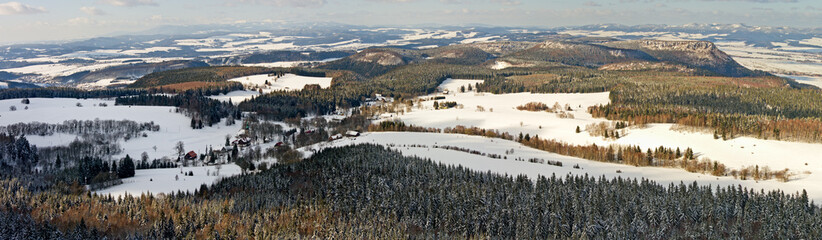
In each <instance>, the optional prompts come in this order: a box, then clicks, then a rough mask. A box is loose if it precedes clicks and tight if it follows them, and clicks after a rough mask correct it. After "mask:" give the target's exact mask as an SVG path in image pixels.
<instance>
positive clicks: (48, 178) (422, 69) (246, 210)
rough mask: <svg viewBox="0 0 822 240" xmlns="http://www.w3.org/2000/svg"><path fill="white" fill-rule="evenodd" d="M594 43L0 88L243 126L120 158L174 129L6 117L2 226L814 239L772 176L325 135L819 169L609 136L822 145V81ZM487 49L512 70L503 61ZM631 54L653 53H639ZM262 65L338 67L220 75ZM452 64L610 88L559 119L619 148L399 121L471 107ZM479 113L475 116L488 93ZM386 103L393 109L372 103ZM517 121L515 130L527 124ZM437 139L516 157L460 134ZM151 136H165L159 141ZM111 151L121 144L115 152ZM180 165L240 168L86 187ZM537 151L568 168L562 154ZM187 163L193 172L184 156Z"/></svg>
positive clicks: (51, 230) (514, 85) (496, 80)
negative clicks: (558, 171) (608, 167)
mask: <svg viewBox="0 0 822 240" xmlns="http://www.w3.org/2000/svg"><path fill="white" fill-rule="evenodd" d="M169 41H170V40H169ZM306 41H307V40H306ZM597 41H606V40H603V39H599V40H596V39H593V40H592V39H578V40H567V39H560V40H546V41H544V42H540V43H536V42H534V43H504V44H503V43H500V44H503V45H505V44H508V45H510V46H503V47H500V48H499V49H496V50H495V49H494V46H493V45H490V44H489V45H485V43H478V44H455V45H451V46H444V47H435V48H431V49H416V48H413V49H411V48H389V47H375V48H370V49H365V50H363V51H360V52H354V51H336V52H324V53H323V52H317V53H314V54H316V56H310V55H311V54H309V55H305V54H303V53H301V52H297V51H294V52H288V51H276V52H270V53H267V54H251V55H244V56H242V58H244V59H248V60H249V61H250V62H255V63H256V62H260V63H264V62H266V61H267V59H268V60H270V59H281V58H285V57H298V56H299V57H300V59H303V58H304V59H303V60H325V59H326V57H329V58H330V57H343V58H341V59H337V60H329V61H323V62H313V63H311V62H306V63H300V64H297V65H295V67H290V68H268V67H258V66H255V67H247V66H212V67H196V68H184V69H177V70H170V71H163V72H155V73H150V74H148V75H145V76H143V77H141V78H140V79H138V80H135V81H134V82H133V83H132V84H131V85H129V86H128V87H127V88H123V89H105V90H90V91H85V90H79V89H74V88H56V87H51V88H34V89H2V90H0V100H3V99H17V98H20V99H23V100H22V102H20V103H22V104H25V105H26V106H25V107H23V110H17V108H16V106H11V107H10V109H9V111H13V112H15V113H20V112H22V111H27V110H28V109H29V108H28V106H34V105H29V104H30V100H29V99H28V98H83V99H85V98H97V99H102V98H105V99H113V100H114V103H115V104H116V105H120V106H167V107H172V108H169V109H163V110H164V112H165V110H168V111H167V112H168V113H170V114H183V115H185V116H186V117H187V119H185V121H189V120H190V127H191V129H187V128H186V129H185V130H197V131H209V130H214V129H213V128H208V127H212V126H213V127H214V128H219V127H221V125H217V124H223V123H224V124H225V126H226V127H228V126H234V127H237V128H235V129H228V130H230V131H226V132H230V134H228V135H226V136H225V145H222V140H223V136H219V139H217V140H219V141H218V142H220V145H217V146H216V147H215V146H207V147H205V149H206V153H201V152H194V151H191V152H188V151H190V150H189V149H187V148H185V146H184V144H183V141H182V140H180V141H178V142H177V143H178V144H177V145H176V146H173V147H174V149H175V152H176V153H177V155H176V156H175V155H173V154H172V155H168V154H166V156H162V157H161V158H156V159H149V157H148V153H146V152H143V154H142V156H139V157H138V156H133V155H134V153H132V156H129V155H126V154H123V153H124V150H125V149H123V148H124V147H123V145H125V143H124V142H121V140H123V141H129V140H130V139H138V140H139V138H145V137H147V136H148V134H152V135H154V134H155V133H158V132H159V133H163V131H164V130H166V129H164V128H163V126H160V125H158V124H155V123H154V122H153V121H146V122H136V121H132V120H128V119H126V120H93V121H92V120H86V121H80V120H73V121H64V122H61V123H41V122H34V121H32V122H28V123H26V122H21V123H15V124H8V125H4V126H0V239H301V238H309V239H403V238H412V239H822V209H821V208H820V206H819V205H817V204H816V203H813V202H812V201H810V200H809V197H808V194H807V193H806V192H804V191H803V192H781V191H772V192H764V191H762V190H759V191H756V190H751V189H745V188H742V187H739V186H731V187H717V186H715V185H701V184H697V183H696V182H681V183H678V184H666V185H661V184H659V183H656V182H653V181H650V180H646V179H641V178H640V179H634V178H631V179H626V178H606V177H604V176H588V175H567V176H565V175H563V176H559V175H551V176H539V177H534V176H531V178H529V177H526V176H509V175H501V174H498V173H492V172H491V171H488V172H478V171H473V170H470V169H467V168H464V167H462V166H452V165H444V164H439V163H437V162H435V161H434V160H431V159H423V158H419V157H411V156H404V155H403V154H402V153H401V152H398V151H394V150H390V149H389V148H387V147H385V146H381V145H372V144H358V145H351V146H345V147H339V145H338V146H337V147H328V148H326V147H327V146H329V145H330V143H329V142H333V141H335V140H340V141H338V143H339V142H344V141H347V140H348V139H355V140H356V138H357V137H360V136H361V135H360V134H361V132H363V134H368V133H364V132H381V131H391V132H426V133H440V134H463V135H470V136H481V137H486V138H489V139H493V140H499V139H502V140H507V141H513V142H514V144H519V145H521V146H522V147H528V148H533V149H537V150H541V151H545V152H551V153H556V154H560V155H564V156H568V157H575V158H580V159H585V160H591V161H595V162H597V164H622V165H624V166H625V167H629V166H631V167H647V168H646V169H650V168H652V167H659V168H662V167H664V168H673V170H682V171H683V172H684V171H687V172H691V173H700V174H702V175H701V176H700V177H702V176H704V177H706V178H717V180H719V178H721V177H725V179H728V180H729V181H730V177H731V176H732V177H733V178H734V180H737V179H738V180H743V181H744V180H749V181H752V182H753V181H770V180H775V182H773V183H770V182H768V183H766V184H782V182H789V181H791V180H795V179H797V178H802V177H806V176H807V175H810V174H811V173H810V172H804V173H803V172H793V169H787V168H780V169H775V170H771V169H770V168H767V167H766V166H764V165H763V167H762V169H760V166H759V165H754V164H752V165H747V166H742V168H741V169H731V168H730V167H726V166H725V165H724V164H723V163H722V161H721V160H716V161H715V160H711V159H709V158H698V156H696V155H697V154H700V153H695V150H694V149H692V148H691V147H690V146H686V147H683V148H682V149H679V148H676V149H674V147H665V146H659V147H658V148H657V147H656V146H654V147H653V148H646V149H643V148H640V147H639V146H638V145H627V144H626V145H619V144H617V143H616V142H615V141H612V140H616V139H619V138H620V134H622V133H624V131H618V130H623V129H626V128H630V127H637V128H639V127H642V126H644V125H647V124H652V123H674V124H677V126H678V127H680V128H681V129H686V130H696V131H702V132H713V135H714V140H717V142H719V139H722V140H732V139H734V138H738V137H743V136H744V137H752V138H758V139H756V140H759V139H767V140H780V141H799V142H806V143H819V142H822V90H820V89H818V88H815V87H811V86H809V85H803V84H800V83H798V82H797V81H794V80H791V79H787V78H782V77H778V76H773V75H770V74H768V73H765V72H761V71H752V70H748V69H746V68H744V67H742V66H741V65H739V64H738V63H736V62H733V61H730V62H721V61H720V62H710V61H708V62H705V61H701V60H699V58H698V57H693V56H691V55H688V54H682V53H681V52H677V51H679V50H677V51H668V50H659V49H655V50H650V49H649V48H648V46H644V45H642V44H646V43H639V42H622V43H619V44H617V43H612V44H610V45H609V44H595V43H592V42H597ZM651 44H663V45H664V44H666V43H653V42H652V43H651ZM672 44H673V43H672ZM676 44H685V45H687V46H689V47H707V48H708V49H709V50H711V51H710V52H709V53H710V54H715V55H719V56H720V59H725V58H724V57H722V56H726V55H724V53H722V52H721V51H719V50H718V49H716V48H715V47H714V46H713V44H709V43H706V42H696V43H691V42H686V43H681V42H679V43H676ZM727 59H730V57H728V58H727ZM498 60H499V61H505V63H507V64H509V65H511V66H509V67H505V68H501V69H497V68H495V67H496V64H498V63H499V62H497V61H498ZM212 61H216V62H232V61H234V59H233V57H223V58H215V59H212ZM631 64H637V65H647V66H656V67H658V68H657V69H654V68H650V69H631V68H630V66H633V65H631ZM626 66H629V67H627V68H628V69H625V68H626ZM257 74H268V77H269V80H270V79H271V77H272V76H277V77H279V76H282V75H285V74H295V75H298V76H304V77H307V76H311V77H324V78H331V82H330V85H329V86H327V87H325V88H323V87H320V85H319V84H309V85H305V86H302V87H301V88H299V89H289V88H286V87H283V88H277V89H279V90H274V91H271V92H265V93H264V91H263V89H262V88H261V87H259V86H256V87H255V86H244V85H243V84H241V83H239V82H234V81H228V80H229V79H233V78H238V77H244V76H249V75H257ZM448 79H470V80H482V81H483V82H482V83H476V82H479V81H475V82H472V83H471V85H468V87H467V89H466V86H461V87H460V88H459V92H460V93H463V94H464V93H468V94H473V95H474V97H477V96H484V94H486V93H487V94H505V93H524V92H531V93H602V92H609V94H600V95H598V96H602V98H603V99H604V100H609V101H608V103H607V104H601V105H600V104H599V103H597V104H596V105H594V106H590V107H587V108H583V107H582V105H579V108H578V109H581V110H580V111H584V112H574V114H584V113H585V112H587V113H590V115H591V116H592V117H593V118H598V120H594V121H600V120H601V122H599V123H591V124H589V125H588V126H584V125H583V126H582V127H580V126H576V129H571V128H568V129H565V130H567V132H566V133H572V132H573V133H575V134H583V132H586V133H585V134H588V135H587V136H589V137H592V138H591V139H596V140H599V139H602V140H603V141H605V142H606V143H614V144H611V145H602V144H600V145H597V144H585V145H578V144H572V143H568V142H566V141H564V140H563V139H553V138H552V137H555V136H540V135H530V134H527V133H526V134H523V133H519V134H517V133H515V132H502V131H501V130H499V129H482V128H479V127H476V126H467V127H466V126H462V125H449V126H447V127H443V128H435V127H428V126H415V125H411V124H405V123H404V122H402V121H400V120H396V119H394V120H392V119H391V118H394V117H396V116H400V115H402V114H405V113H406V112H405V111H404V110H406V109H407V112H411V111H412V109H414V107H416V108H417V109H420V111H425V110H427V109H426V107H427V108H430V109H434V110H436V111H441V112H445V111H450V110H456V109H463V108H464V107H466V106H463V104H462V102H458V101H456V100H454V99H455V98H452V96H455V95H449V93H448V90H445V89H440V86H441V84H442V83H443V82H444V81H446V80H448ZM265 82H266V83H265V84H266V85H269V86H270V83H269V82H268V80H265ZM260 85H262V84H260ZM450 90H451V91H452V93H453V91H455V90H456V89H450ZM472 91H474V92H473V93H472ZM232 92H235V93H236V92H241V93H239V94H249V92H250V93H253V94H249V95H243V96H240V99H245V98H242V97H245V96H248V98H247V99H245V100H242V101H241V102H232V100H227V101H221V100H218V99H221V98H217V97H226V96H227V95H228V94H229V93H232ZM257 93H259V94H257ZM429 94H439V95H429ZM606 95H608V99H605V96H606ZM423 98H425V99H423ZM225 99H231V98H230V97H229V98H225ZM428 100H433V107H431V106H432V105H431V104H430V102H429V103H427V104H425V106H421V105H420V104H419V103H421V102H423V101H428ZM15 101H18V100H15ZM529 101H530V100H529ZM550 104H551V103H542V102H524V103H521V105H519V106H517V105H513V106H510V107H511V109H517V111H522V112H528V114H541V113H544V114H548V113H551V114H552V115H553V114H556V115H560V117H558V118H561V119H560V120H567V119H572V120H573V119H574V116H573V115H570V114H569V113H567V112H566V110H567V111H568V112H570V111H572V109H571V108H572V106H570V105H568V104H566V105H565V106H563V105H561V104H560V103H555V104H554V105H550ZM21 106H22V105H21ZM106 106H107V105H106ZM12 107H13V108H12ZM78 107H79V103H78ZM103 107H105V106H103ZM122 108H124V109H127V107H122ZM468 108H470V109H473V108H474V106H468ZM476 109H477V110H476V112H479V113H483V114H484V113H486V109H485V108H484V107H482V106H476ZM497 109H498V112H499V108H497ZM415 111H416V110H415ZM432 111H433V110H432ZM493 111H494V110H493V108H489V109H488V110H487V112H488V113H490V112H493ZM574 111H575V110H574ZM172 112H173V113H172ZM437 113H439V112H437ZM383 114H387V115H389V117H387V118H380V116H381V115H383ZM331 115H334V116H331ZM569 115H570V116H569ZM541 116H549V115H541ZM0 117H4V116H2V115H0ZM459 117H462V116H458V117H457V119H456V120H460V119H459ZM586 117H587V114H586ZM547 119H549V120H550V119H554V118H547ZM372 120H374V121H373V122H372ZM380 120H381V121H380ZM560 120H557V121H560ZM583 120H587V119H583ZM605 120H611V121H610V122H609V121H605ZM546 121H548V120H546ZM237 123H239V125H240V126H236V125H235V124H237ZM185 124H186V125H188V122H186V123H185ZM519 126H520V127H523V122H522V121H519ZM546 126H547V124H546ZM183 128H185V127H183ZM533 128H537V127H536V126H533ZM542 128H543V126H542V125H539V126H538V129H542ZM222 130H225V128H223V129H222ZM237 130H239V132H237ZM583 130H584V131H583ZM178 131H179V129H178ZM180 132H182V131H180ZM235 132H236V134H234V133H235ZM200 133H203V132H195V134H200ZM223 133H225V132H220V134H221V135H222V134H223ZM532 133H533V132H532ZM57 134H67V135H74V136H77V137H76V138H74V139H75V140H73V141H71V142H70V143H68V144H66V145H62V146H58V145H55V146H45V147H37V146H36V145H35V144H32V143H31V142H29V139H33V140H32V141H33V142H34V139H35V138H34V137H32V136H37V137H47V136H53V135H57ZM540 134H542V132H540ZM629 134H630V132H629ZM543 135H544V134H543ZM623 135H624V134H623ZM27 136H29V137H30V138H27ZM180 136H182V134H180ZM576 136H585V135H576ZM170 138H173V137H170ZM181 138H182V137H181ZM232 138H233V139H232ZM708 138H709V137H708ZM341 139H346V140H341ZM41 140H42V139H41ZM143 140H144V139H143ZM173 140H174V141H177V140H176V139H173ZM207 140H213V139H207ZM230 140H235V141H230ZM205 141H206V140H203V142H205ZM352 141H353V140H352ZM260 142H262V144H260ZM491 142H493V141H491ZM121 143H123V144H122V145H121ZM597 143H599V142H597ZM158 145H159V144H158ZM191 145H194V144H191ZM221 145H222V146H221ZM519 145H518V146H519ZM261 146H263V147H261ZM386 146H391V147H395V146H394V145H386ZM432 146H433V148H439V149H445V150H452V151H459V152H463V153H468V154H474V155H482V156H486V157H488V158H491V159H494V160H499V161H500V162H502V161H504V160H509V159H508V156H505V155H501V154H493V153H489V152H487V151H481V150H476V149H470V148H466V147H461V146H449V145H437V144H436V143H434V144H433V145H432ZM753 146H756V145H753ZM161 147H164V148H165V149H160V151H159V152H160V153H157V155H162V154H164V153H166V152H167V151H169V150H170V149H171V148H172V146H161ZM187 147H189V148H202V146H187ZM218 148H222V149H218ZM740 149H742V148H741V147H740ZM153 150H154V151H155V152H157V151H158V150H157V146H154V149H153ZM199 150H201V149H195V151H199ZM164 151H166V152H164ZM510 151H511V152H513V151H514V149H511V150H510ZM703 151H704V150H703ZM746 151H747V150H746ZM187 153H194V154H193V155H191V156H189V155H188V154H187ZM119 154H123V155H125V157H120V158H119V159H112V156H114V155H119ZM153 154H154V153H153ZM310 154H313V155H310ZM751 154H753V152H751ZM218 155H219V157H218ZM506 155H508V150H506ZM169 156H172V157H169ZM303 156H310V157H308V158H305V159H303ZM173 158H177V159H176V161H175V160H174V159H173ZM223 160H225V161H223ZM269 160H271V161H269ZM511 160H512V161H515V160H516V161H529V162H531V163H541V164H542V163H545V162H546V161H545V160H544V159H539V158H533V159H528V160H526V159H511ZM722 160H726V159H722ZM189 161H192V162H198V163H202V166H208V167H211V166H214V167H215V168H216V169H217V170H218V171H219V169H220V168H217V166H220V167H222V166H223V165H220V164H222V163H225V164H226V165H231V164H236V165H237V167H239V170H237V171H236V174H237V175H234V176H227V177H225V178H222V176H220V178H218V179H217V181H215V183H214V184H211V185H207V184H203V185H201V186H200V187H199V188H198V189H197V190H196V191H189V192H182V191H178V192H173V193H154V194H143V195H140V196H135V195H125V196H124V197H113V196H111V195H102V194H100V195H98V194H97V193H95V191H96V190H100V189H105V188H108V187H112V186H116V185H119V184H123V182H124V181H130V178H133V177H135V176H139V174H138V173H139V172H138V170H142V169H163V170H168V169H167V168H177V167H188V166H187V163H189ZM266 161H268V162H266ZM726 163H727V162H726ZM502 164H504V163H502ZM547 164H550V165H552V166H558V167H562V166H563V162H562V161H560V160H556V159H549V160H548V161H547ZM811 164H814V163H813V162H811ZM568 165H570V164H568ZM568 165H565V167H568V168H571V167H572V166H568ZM729 165H731V164H729ZM805 166H808V163H805ZM573 167H574V168H577V169H578V168H579V166H578V165H577V166H573ZM783 169H784V170H783ZM666 170H672V169H666ZM180 173H181V174H186V176H193V172H187V173H183V172H182V168H180ZM617 173H621V172H620V171H619V170H617ZM175 174H176V173H175ZM188 174H191V175H188ZM207 174H211V173H210V172H209V173H207ZM797 174H798V175H801V176H797ZM802 174H804V175H802ZM218 175H219V172H218V173H217V174H216V175H214V176H218ZM209 176H210V175H209ZM198 177H200V176H198ZM157 179H159V178H152V179H151V180H149V181H152V182H154V181H158V180H157ZM175 180H178V179H176V178H175ZM700 181H701V180H700ZM776 181H781V182H776ZM197 184H199V183H197ZM197 184H195V186H196V185H197Z"/></svg>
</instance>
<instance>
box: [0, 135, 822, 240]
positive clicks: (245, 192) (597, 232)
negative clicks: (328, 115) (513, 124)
mask: <svg viewBox="0 0 822 240" xmlns="http://www.w3.org/2000/svg"><path fill="white" fill-rule="evenodd" d="M2 185H3V188H2V191H3V194H2V195H0V201H2V204H1V205H0V217H3V219H4V220H5V219H7V220H11V221H0V224H2V225H3V226H2V227H0V229H4V231H0V237H1V238H3V239H14V238H53V237H61V238H66V239H84V238H95V237H102V236H108V237H112V238H132V239H157V238H165V239H169V238H175V239H180V238H222V239H225V238H229V239H234V238H241V239H242V238H264V239H270V238H304V237H305V238H360V239H362V238H369V239H374V238H378V239H385V238H509V239H511V238H517V239H522V238H531V239H534V238H537V239H557V238H559V239H564V238H594V239H670V238H703V239H726V238H755V239H815V238H820V237H822V235H820V234H822V232H820V229H819V228H818V226H820V224H822V212H820V209H819V207H818V206H817V205H814V204H812V203H810V202H809V201H808V199H807V196H806V195H804V194H799V195H789V194H785V193H781V192H767V193H765V192H756V191H752V190H748V189H741V188H737V187H727V188H712V187H706V186H699V185H696V184H688V183H682V184H672V185H668V186H662V185H659V184H656V183H653V182H650V181H647V180H641V179H632V180H628V179H621V178H616V179H605V178H601V177H593V176H540V177H538V178H535V179H529V178H527V177H524V176H505V175H499V174H492V173H484V172H475V171H471V170H468V169H464V168H462V167H453V166H446V165H441V164H437V163H434V162H431V161H430V160H425V159H419V158H414V157H404V156H402V155H401V154H400V153H398V152H394V151H391V150H387V149H385V148H384V147H380V146H375V145H358V146H351V147H342V148H331V149H326V150H323V151H321V152H320V153H318V154H317V155H315V156H313V157H311V158H309V159H307V160H305V161H301V162H297V163H292V164H283V165H276V166H274V167H273V168H271V169H269V170H268V171H264V172H262V173H259V174H254V175H242V176H236V177H231V178H227V179H225V180H223V181H221V182H220V183H219V184H216V185H214V186H210V187H208V186H205V185H204V186H202V187H201V188H200V189H199V190H198V191H196V192H194V193H176V194H170V195H166V196H163V197H159V196H128V197H125V198H122V199H113V198H111V197H108V196H98V195H95V194H77V193H73V192H76V191H77V189H76V186H70V185H66V184H60V183H58V185H57V186H58V187H55V188H50V189H45V190H43V189H38V188H36V187H33V186H32V185H30V184H28V183H27V182H26V181H21V180H19V179H14V178H12V179H6V180H3V181H2ZM102 219H105V221H100V220H102ZM10 229H15V230H14V231H10Z"/></svg>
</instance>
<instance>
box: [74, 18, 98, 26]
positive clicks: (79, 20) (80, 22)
mask: <svg viewBox="0 0 822 240" xmlns="http://www.w3.org/2000/svg"><path fill="white" fill-rule="evenodd" d="M67 22H68V25H71V26H80V25H91V24H96V23H97V22H96V21H94V20H91V19H88V18H87V17H77V18H72V19H69V20H68V21H67Z"/></svg>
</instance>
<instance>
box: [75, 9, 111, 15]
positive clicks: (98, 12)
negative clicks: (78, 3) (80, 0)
mask: <svg viewBox="0 0 822 240" xmlns="http://www.w3.org/2000/svg"><path fill="white" fill-rule="evenodd" d="M80 11H83V12H84V13H86V14H88V15H93V16H100V15H106V12H103V10H100V9H99V8H96V7H81V8H80Z"/></svg>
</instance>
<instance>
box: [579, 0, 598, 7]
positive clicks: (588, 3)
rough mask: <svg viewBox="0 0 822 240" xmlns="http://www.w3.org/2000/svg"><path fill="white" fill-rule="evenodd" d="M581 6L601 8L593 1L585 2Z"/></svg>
mask: <svg viewBox="0 0 822 240" xmlns="http://www.w3.org/2000/svg"><path fill="white" fill-rule="evenodd" d="M582 5H585V6H589V7H601V6H602V4H599V3H596V2H594V1H587V2H585V3H583V4H582Z"/></svg>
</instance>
